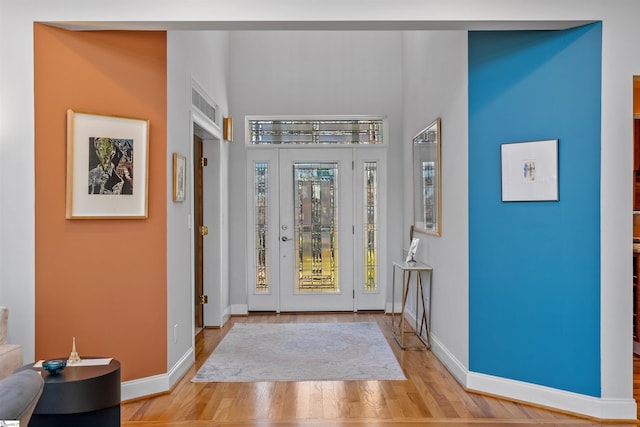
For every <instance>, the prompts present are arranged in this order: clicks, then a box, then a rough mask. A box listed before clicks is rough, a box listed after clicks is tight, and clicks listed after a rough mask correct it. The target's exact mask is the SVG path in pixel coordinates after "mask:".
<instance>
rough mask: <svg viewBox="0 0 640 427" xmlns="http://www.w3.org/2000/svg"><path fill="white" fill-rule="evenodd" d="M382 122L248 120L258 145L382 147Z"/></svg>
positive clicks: (251, 134) (253, 143)
mask: <svg viewBox="0 0 640 427" xmlns="http://www.w3.org/2000/svg"><path fill="white" fill-rule="evenodd" d="M382 123H383V122H382V120H377V119H376V120H346V119H345V120H250V121H249V129H250V130H249V138H250V141H251V144H252V145H259V144H358V145H365V144H382V142H383V140H382V139H383V132H382V130H383V126H382Z"/></svg>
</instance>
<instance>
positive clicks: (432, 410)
mask: <svg viewBox="0 0 640 427" xmlns="http://www.w3.org/2000/svg"><path fill="white" fill-rule="evenodd" d="M262 322H264V323H277V322H282V323H286V322H377V323H378V325H379V326H380V329H381V330H382V332H383V333H384V334H385V336H386V337H387V339H388V340H389V343H390V345H391V348H392V349H393V351H394V353H395V354H396V356H397V358H398V361H399V362H400V365H401V366H402V368H403V369H404V371H405V375H406V376H407V380H406V381H305V382H258V383H192V382H191V381H190V380H191V377H193V376H194V375H195V373H196V372H197V370H198V369H199V368H200V366H201V365H202V364H203V363H204V361H205V360H206V359H207V357H208V356H209V355H210V354H211V352H212V351H213V349H214V348H215V346H216V345H217V344H218V343H219V342H220V340H221V339H222V338H223V337H224V335H225V334H226V333H227V331H229V329H230V328H231V326H232V325H233V324H234V323H262ZM201 335H202V339H201V340H199V342H198V344H197V345H196V363H195V365H194V366H193V367H192V368H191V369H190V370H189V371H188V372H187V374H186V375H185V377H184V378H183V379H182V380H181V381H180V382H179V383H178V384H176V386H175V387H174V389H173V390H172V391H171V392H170V393H167V394H163V395H159V396H154V397H149V398H145V399H141V400H135V401H131V402H125V403H123V404H122V426H123V427H182V426H194V427H205V426H206V427H216V426H221V427H258V426H259V427H309V426H327V427H364V426H377V427H391V426H402V427H416V426H438V425H443V426H451V427H462V426H477V425H485V426H501V427H510V426H514V427H515V426H527V425H530V426H531V425H544V426H588V425H591V426H596V425H606V426H616V425H623V426H629V425H633V423H632V422H631V423H603V424H599V423H598V422H596V421H593V420H586V419H582V418H579V417H575V416H571V415H568V414H563V413H558V412H553V411H550V410H546V409H542V408H539V407H534V406H529V405H525V404H522V403H518V402H511V401H507V400H501V399H497V398H493V397H489V396H484V395H479V394H473V393H467V392H465V391H464V389H463V388H462V387H461V386H460V385H459V384H458V382H457V381H456V380H455V379H454V378H453V377H452V376H451V374H449V372H448V371H447V370H446V369H445V368H444V366H443V365H442V364H441V363H440V362H439V361H438V359H437V358H436V357H435V356H434V355H433V353H431V352H430V351H401V350H400V349H399V348H398V346H397V345H396V343H395V342H394V341H393V338H392V337H391V319H390V317H389V316H385V315H384V314H382V313H358V314H354V313H338V314H336V313H330V314H279V315H276V314H257V315H251V316H248V317H233V318H232V319H231V320H230V321H229V322H228V323H227V324H226V325H225V326H224V327H223V328H222V329H206V330H204V331H203V332H202V334H201ZM634 369H635V372H636V376H635V378H634V394H635V396H636V399H637V398H638V397H640V376H639V374H640V359H638V358H634Z"/></svg>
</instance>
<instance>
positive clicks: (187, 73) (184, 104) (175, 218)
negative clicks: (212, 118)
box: [167, 31, 228, 369]
mask: <svg viewBox="0 0 640 427" xmlns="http://www.w3.org/2000/svg"><path fill="white" fill-rule="evenodd" d="M192 80H195V81H196V82H197V84H198V85H199V87H200V88H201V90H203V91H204V92H205V93H206V94H207V95H208V96H210V97H211V98H213V100H214V101H215V102H216V103H217V104H218V106H219V107H220V113H223V114H226V112H227V111H228V95H227V84H228V82H227V81H228V33H226V32H216V31H200V32H193V31H169V32H168V33H167V110H168V111H167V189H168V193H167V345H168V349H167V369H171V368H172V367H173V366H174V365H175V364H176V363H178V361H179V360H180V359H181V358H182V357H183V356H184V355H185V353H187V352H189V351H190V350H192V341H193V331H192V329H191V327H192V325H193V292H192V290H193V281H194V279H193V276H192V271H193V259H192V233H193V231H192V230H191V229H190V228H189V227H188V223H189V215H190V214H192V205H193V186H192V184H193V183H192V180H191V178H190V177H191V176H192V175H193V167H192V165H193V157H192V155H191V152H192V145H193V139H192V136H191V122H192V116H191V111H192V107H191V87H192ZM204 144H205V145H206V146H207V151H214V152H215V153H216V159H211V160H212V161H211V166H210V167H211V168H216V166H215V165H216V163H219V162H222V163H223V164H226V162H227V160H226V158H224V157H223V158H222V159H221V149H220V145H221V143H220V142H219V141H217V142H215V141H205V143H204ZM214 145H216V146H214ZM173 152H178V153H181V154H183V155H186V156H187V158H188V160H187V176H188V178H189V179H188V181H187V182H188V186H187V200H186V201H185V202H183V203H175V202H173V201H172V190H173V160H172V156H173ZM222 156H224V150H222ZM214 160H215V161H214ZM225 167H226V166H225ZM216 169H217V170H213V173H214V174H216V173H217V174H216V176H215V178H214V179H212V180H211V181H212V182H207V183H206V185H205V188H206V189H207V193H206V194H205V195H206V196H208V195H210V194H211V195H213V196H212V197H208V200H207V202H208V203H209V205H208V207H207V209H206V210H207V212H208V213H214V214H215V215H219V212H220V206H221V205H222V206H226V204H225V203H222V204H221V203H220V192H221V191H223V190H222V189H224V187H226V186H227V185H228V182H227V180H226V179H225V178H224V177H225V175H224V174H222V173H220V168H216ZM208 172H209V171H208ZM224 191H225V192H226V190H224ZM215 215H214V216H215ZM192 222H193V220H192ZM211 228H212V229H213V230H212V231H215V227H211ZM216 240H217V237H216ZM218 252H219V251H218ZM205 255H207V256H209V257H210V258H213V259H214V260H215V263H214V264H215V267H214V268H213V270H218V274H219V273H220V271H221V270H225V271H226V270H228V264H227V265H225V263H223V262H221V261H220V259H221V257H220V256H218V255H219V253H217V254H215V256H214V255H213V254H212V253H210V252H209V253H206V252H205ZM205 263H208V264H210V263H212V261H211V260H209V259H207V260H205ZM217 283H218V284H219V283H220V280H219V279H218V280H217ZM225 283H227V282H225ZM226 292H227V291H226V289H225V293H226ZM218 294H220V291H218ZM210 296H211V300H210V301H211V306H209V307H207V308H208V309H212V310H214V311H219V310H216V309H217V306H216V304H217V303H218V302H219V301H220V298H218V297H216V296H215V295H210ZM227 300H228V299H227ZM226 305H228V301H227V302H226ZM209 317H214V316H209ZM175 325H178V340H177V342H174V326H175Z"/></svg>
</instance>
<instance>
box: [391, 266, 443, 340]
mask: <svg viewBox="0 0 640 427" xmlns="http://www.w3.org/2000/svg"><path fill="white" fill-rule="evenodd" d="M396 269H398V270H400V271H401V272H402V309H401V310H400V322H399V325H398V327H397V328H396V326H395V319H394V317H395V316H394V315H395V311H396V306H395V295H396ZM423 273H424V274H428V275H429V304H428V306H429V307H428V313H429V315H430V314H431V288H432V285H433V268H432V267H431V266H429V265H426V264H422V263H420V262H416V263H406V262H397V261H396V262H394V263H393V280H392V290H391V307H392V309H391V332H392V334H393V338H395V340H396V342H397V343H398V345H399V346H400V348H402V349H403V350H424V349H428V348H430V347H431V336H430V333H429V320H428V316H427V306H426V304H425V301H424V299H425V290H424V285H423V283H422V274H423ZM414 276H415V288H416V296H415V300H416V301H415V303H416V304H415V313H414V314H415V325H414V328H413V330H411V329H409V327H408V325H407V320H406V318H405V310H406V308H407V298H408V297H409V288H410V287H411V282H412V278H413V277H414ZM420 308H422V310H421V311H420ZM423 334H424V335H425V336H426V339H425V338H424V337H423ZM408 335H409V336H412V337H416V338H417V340H414V341H417V342H418V344H417V345H411V344H409V343H407V342H405V336H408Z"/></svg>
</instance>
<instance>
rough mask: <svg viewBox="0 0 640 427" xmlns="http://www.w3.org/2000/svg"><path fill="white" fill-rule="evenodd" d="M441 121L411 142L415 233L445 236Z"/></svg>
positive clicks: (431, 124) (434, 122)
mask: <svg viewBox="0 0 640 427" xmlns="http://www.w3.org/2000/svg"><path fill="white" fill-rule="evenodd" d="M440 131H441V122H440V117H438V118H437V119H435V120H434V121H433V122H431V123H430V124H429V126H427V127H426V128H424V129H423V130H421V131H420V132H419V133H418V134H417V135H416V136H414V137H413V139H412V141H411V142H412V149H413V223H414V230H415V231H417V232H421V233H425V234H433V235H435V236H441V235H442V186H441V162H440V142H441V141H440Z"/></svg>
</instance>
